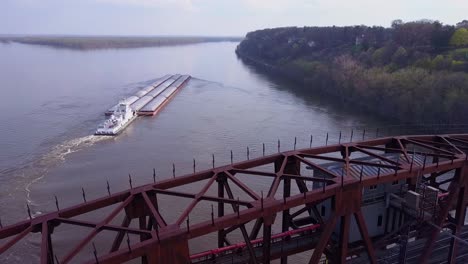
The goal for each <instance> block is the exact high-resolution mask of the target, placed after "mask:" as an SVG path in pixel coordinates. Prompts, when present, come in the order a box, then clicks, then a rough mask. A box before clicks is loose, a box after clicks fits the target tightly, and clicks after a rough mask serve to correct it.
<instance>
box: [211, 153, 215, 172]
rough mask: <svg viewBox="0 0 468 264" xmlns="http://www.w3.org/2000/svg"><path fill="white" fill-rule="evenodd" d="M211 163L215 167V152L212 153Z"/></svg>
mask: <svg viewBox="0 0 468 264" xmlns="http://www.w3.org/2000/svg"><path fill="white" fill-rule="evenodd" d="M211 163H212V165H213V169H214V167H215V158H214V154H211Z"/></svg>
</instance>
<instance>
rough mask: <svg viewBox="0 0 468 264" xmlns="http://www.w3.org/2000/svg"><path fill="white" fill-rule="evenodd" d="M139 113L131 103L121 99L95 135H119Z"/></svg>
mask: <svg viewBox="0 0 468 264" xmlns="http://www.w3.org/2000/svg"><path fill="white" fill-rule="evenodd" d="M136 117H137V113H136V112H135V111H134V110H133V109H132V108H131V107H130V105H129V104H128V103H127V102H125V101H121V102H120V103H119V104H118V105H117V107H116V108H115V111H114V112H113V114H112V115H110V116H109V118H108V119H107V120H106V121H104V123H102V124H100V125H99V126H98V128H97V130H96V132H95V133H94V134H95V135H108V136H115V135H118V134H119V133H120V132H121V131H122V130H123V129H124V128H125V127H127V126H128V125H129V124H130V123H131V122H132V121H133V120H134V119H135V118H136Z"/></svg>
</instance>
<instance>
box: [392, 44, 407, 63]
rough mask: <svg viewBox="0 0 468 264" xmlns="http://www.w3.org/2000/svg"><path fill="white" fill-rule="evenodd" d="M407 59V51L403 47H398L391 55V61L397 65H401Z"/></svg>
mask: <svg viewBox="0 0 468 264" xmlns="http://www.w3.org/2000/svg"><path fill="white" fill-rule="evenodd" d="M407 59H408V52H406V49H405V48H403V47H399V48H398V49H397V50H396V51H395V53H393V55H392V63H394V64H396V65H398V66H403V65H405V64H406V62H407Z"/></svg>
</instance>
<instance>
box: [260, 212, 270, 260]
mask: <svg viewBox="0 0 468 264" xmlns="http://www.w3.org/2000/svg"><path fill="white" fill-rule="evenodd" d="M262 260H263V261H262V262H263V263H264V264H269V263H270V260H271V220H270V219H264V224H263V258H262Z"/></svg>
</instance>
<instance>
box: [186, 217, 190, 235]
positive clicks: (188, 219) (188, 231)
mask: <svg viewBox="0 0 468 264" xmlns="http://www.w3.org/2000/svg"><path fill="white" fill-rule="evenodd" d="M187 233H190V214H188V215H187Z"/></svg>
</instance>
